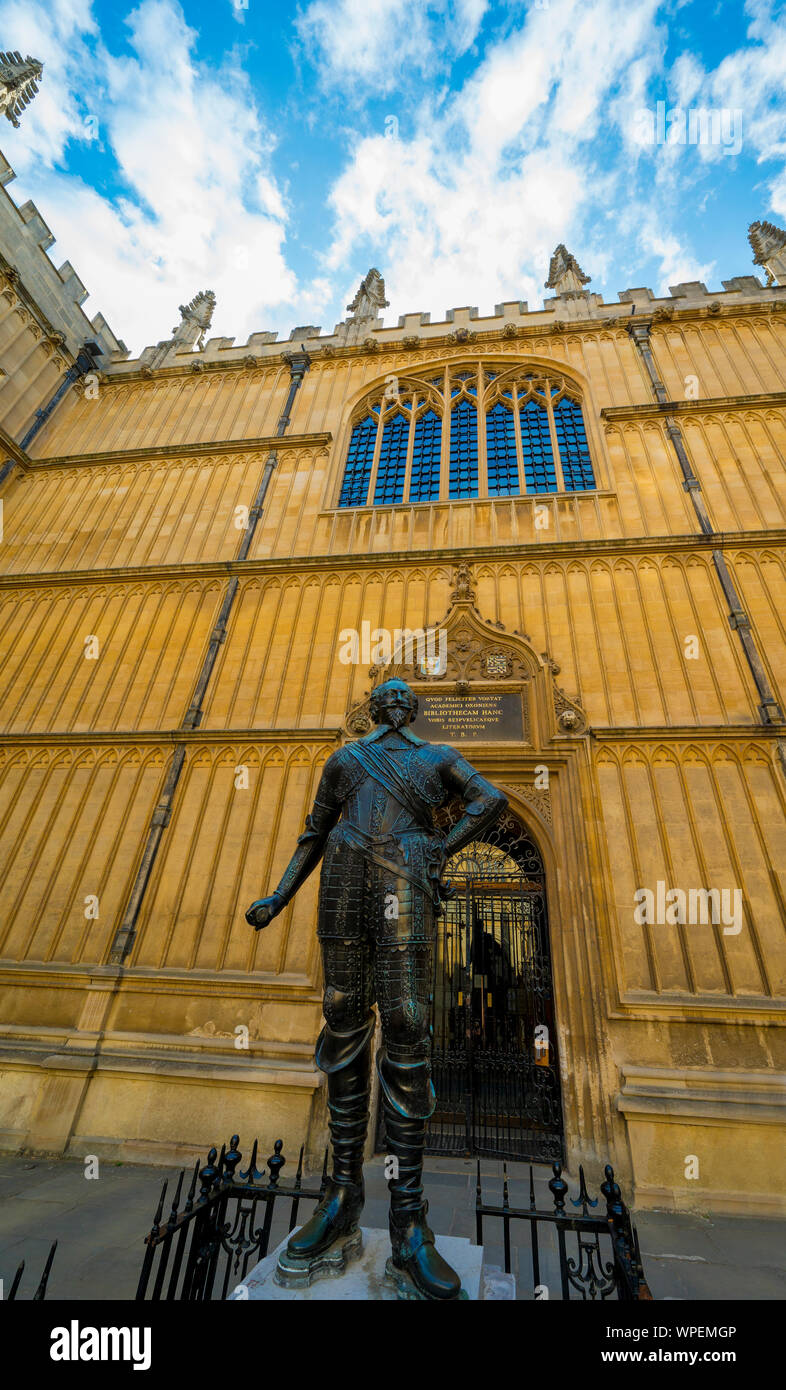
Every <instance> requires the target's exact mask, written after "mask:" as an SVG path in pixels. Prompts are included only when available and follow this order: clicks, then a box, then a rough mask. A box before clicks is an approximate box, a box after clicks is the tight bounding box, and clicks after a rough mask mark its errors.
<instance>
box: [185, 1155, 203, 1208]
mask: <svg viewBox="0 0 786 1390" xmlns="http://www.w3.org/2000/svg"><path fill="white" fill-rule="evenodd" d="M198 1177H199V1159H197V1161H196V1163H195V1164H194V1172H193V1175H192V1178H191V1186H190V1187H189V1189H188V1192H187V1193H186V1205H185V1208H184V1210H185V1211H187V1212H188V1211H191V1210H192V1209H193V1206H194V1196H195V1194H196V1185H197V1178H198Z"/></svg>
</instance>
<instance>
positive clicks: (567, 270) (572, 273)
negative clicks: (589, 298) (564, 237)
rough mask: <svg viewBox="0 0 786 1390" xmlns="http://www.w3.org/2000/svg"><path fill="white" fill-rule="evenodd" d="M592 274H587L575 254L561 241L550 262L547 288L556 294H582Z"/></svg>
mask: <svg viewBox="0 0 786 1390" xmlns="http://www.w3.org/2000/svg"><path fill="white" fill-rule="evenodd" d="M591 278H592V277H591V276H590V275H585V274H584V271H583V270H582V268H581V266H580V265H579V263H578V261H577V260H576V257H575V256H572V255H571V253H570V251H568V250H567V249H566V248H565V247H564V246H563V244H562V242H560V244H559V246H558V247H557V249H556V251H555V252H554V255H553V256H552V258H551V262H550V264H549V278H548V280H547V281H546V283H545V288H546V289H547V290H553V291H554V293H555V294H557V295H561V294H581V292H582V287H583V286H584V285H588V284H589V282H590V280H591Z"/></svg>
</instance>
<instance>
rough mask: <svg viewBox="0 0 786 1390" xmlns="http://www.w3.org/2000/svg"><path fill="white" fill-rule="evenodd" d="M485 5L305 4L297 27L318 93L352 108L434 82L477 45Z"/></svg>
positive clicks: (383, 0)
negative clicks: (419, 82)
mask: <svg viewBox="0 0 786 1390" xmlns="http://www.w3.org/2000/svg"><path fill="white" fill-rule="evenodd" d="M487 9H488V0H431V3H424V0H312V3H311V4H309V5H308V6H307V7H306V9H305V10H304V11H303V13H302V14H301V15H299V16H298V18H297V20H296V29H297V32H298V35H299V37H300V40H301V42H302V44H303V46H304V48H305V49H306V51H307V53H308V54H309V56H310V58H311V60H312V61H313V63H314V65H315V66H316V68H317V70H318V72H319V74H320V80H321V82H322V84H323V86H326V87H328V88H331V87H340V88H341V96H342V98H343V99H345V100H348V101H353V100H355V99H359V98H361V97H363V96H366V95H368V93H369V91H373V92H374V93H376V94H386V93H388V92H391V91H393V89H394V88H395V87H396V86H398V85H400V83H401V82H402V81H403V80H404V79H405V78H406V77H407V75H409V76H410V77H411V76H413V75H415V74H418V75H421V76H426V75H428V76H430V77H432V78H433V77H434V76H435V75H436V74H437V73H439V72H441V71H444V69H445V67H446V66H447V65H448V64H449V62H450V60H451V59H452V58H455V57H457V56H460V55H461V54H462V53H465V52H466V51H467V49H468V48H470V47H471V46H472V44H473V43H474V41H475V38H476V37H477V34H478V31H479V29H480V26H481V24H482V22H483V16H484V14H485V12H486V10H487Z"/></svg>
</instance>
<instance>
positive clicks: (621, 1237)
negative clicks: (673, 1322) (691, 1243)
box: [475, 1163, 652, 1301]
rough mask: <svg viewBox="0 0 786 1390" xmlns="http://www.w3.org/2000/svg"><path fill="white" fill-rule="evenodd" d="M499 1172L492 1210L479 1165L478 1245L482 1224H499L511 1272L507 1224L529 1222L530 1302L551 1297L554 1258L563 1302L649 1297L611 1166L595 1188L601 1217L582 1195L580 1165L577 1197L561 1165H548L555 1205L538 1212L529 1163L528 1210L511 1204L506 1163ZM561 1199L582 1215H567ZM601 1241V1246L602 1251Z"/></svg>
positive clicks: (595, 1203) (584, 1187)
mask: <svg viewBox="0 0 786 1390" xmlns="http://www.w3.org/2000/svg"><path fill="white" fill-rule="evenodd" d="M502 1170H503V1179H502V1205H501V1206H494V1205H491V1204H489V1203H488V1202H484V1201H483V1192H482V1187H481V1173H480V1163H478V1177H477V1196H476V1200H475V1216H476V1231H477V1243H478V1245H482V1244H483V1222H484V1220H486V1219H487V1218H492V1219H496V1220H500V1221H501V1222H502V1244H503V1250H504V1260H505V1271H506V1273H508V1274H510V1273H511V1223H512V1222H514V1221H528V1222H529V1238H530V1259H531V1268H532V1287H533V1296H534V1297H535V1298H541V1297H550V1296H553V1295H552V1293H551V1290H550V1289H549V1279H550V1278H551V1271H552V1270H555V1256H556V1271H555V1272H557V1277H558V1280H559V1286H560V1291H561V1297H562V1298H563V1299H576V1298H581V1299H601V1300H602V1299H607V1298H616V1299H620V1300H624V1301H630V1300H634V1299H635V1300H646V1299H651V1298H652V1294H651V1292H650V1290H649V1288H648V1286H647V1282H646V1280H645V1278H644V1271H643V1269H642V1265H641V1256H640V1253H639V1241H638V1236H637V1235H636V1228H635V1227H634V1225H633V1223H632V1221H631V1219H630V1212H629V1211H628V1208H627V1207H626V1205H625V1203H624V1202H623V1200H622V1193H621V1192H620V1188H619V1185H618V1184H617V1183H616V1182H615V1181H614V1169H613V1168H612V1167H611V1165H610V1164H607V1165H606V1167H605V1169H604V1173H605V1182H602V1183H601V1185H600V1190H601V1193H602V1195H603V1197H604V1199H605V1202H606V1213H605V1216H602V1215H600V1214H599V1215H597V1216H593V1215H592V1210H594V1208H595V1207H597V1206H598V1199H597V1197H596V1198H594V1199H593V1198H592V1197H590V1195H589V1193H588V1191H587V1184H586V1181H585V1178H584V1169H583V1167H579V1195H578V1197H576V1198H573V1197H570V1198H569V1193H568V1184H567V1183H566V1182H565V1179H564V1178H563V1177H562V1166H561V1164H559V1163H554V1164H552V1172H553V1174H554V1176H553V1178H552V1179H551V1181H550V1182H549V1191H550V1192H551V1195H552V1198H553V1201H554V1206H553V1210H551V1211H547V1210H545V1209H540V1210H539V1209H538V1207H537V1204H536V1201H535V1180H534V1176H533V1171H532V1165H530V1170H529V1206H528V1207H513V1206H511V1204H510V1193H509V1185H508V1172H507V1165H506V1164H503V1165H502ZM566 1198H568V1199H569V1200H570V1204H571V1206H572V1207H575V1208H579V1207H580V1208H581V1211H580V1212H579V1211H577V1212H576V1213H575V1214H573V1213H571V1212H569V1211H568V1210H567V1209H566ZM571 1234H575V1237H576V1243H575V1247H574V1251H573V1254H571V1253H569V1250H568V1237H569V1235H571ZM549 1236H550V1237H551V1238H550V1239H549ZM555 1237H556V1250H555V1249H554V1244H555V1240H554V1238H555ZM601 1241H603V1242H604V1245H605V1253H604V1248H602V1246H601ZM519 1278H521V1268H520V1269H519ZM519 1292H521V1290H520V1291H519Z"/></svg>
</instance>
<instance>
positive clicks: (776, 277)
mask: <svg viewBox="0 0 786 1390" xmlns="http://www.w3.org/2000/svg"><path fill="white" fill-rule="evenodd" d="M748 241H749V242H750V244H751V250H752V251H753V264H754V265H760V266H763V268H764V271H765V273H766V276H767V284H768V285H782V284H785V283H786V232H784V230H783V228H782V227H776V226H775V223H774V222H751V225H750V227H749V228H748Z"/></svg>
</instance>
